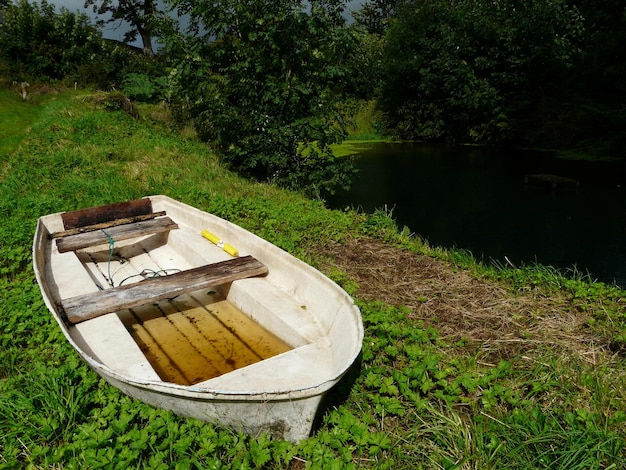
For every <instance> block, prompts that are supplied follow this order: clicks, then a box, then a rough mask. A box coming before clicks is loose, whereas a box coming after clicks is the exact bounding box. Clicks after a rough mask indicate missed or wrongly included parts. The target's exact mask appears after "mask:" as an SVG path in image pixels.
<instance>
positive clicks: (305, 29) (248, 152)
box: [169, 0, 353, 194]
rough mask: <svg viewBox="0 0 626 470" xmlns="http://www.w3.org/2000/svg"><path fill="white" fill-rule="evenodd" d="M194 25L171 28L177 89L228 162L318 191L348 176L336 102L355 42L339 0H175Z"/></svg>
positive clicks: (197, 123) (283, 183)
mask: <svg viewBox="0 0 626 470" xmlns="http://www.w3.org/2000/svg"><path fill="white" fill-rule="evenodd" d="M170 3H172V5H174V6H176V7H177V8H178V11H179V13H181V14H184V15H186V16H187V17H189V18H190V21H191V25H190V28H189V32H190V33H191V35H184V36H180V35H176V36H173V37H171V38H170V49H169V53H170V55H171V57H172V60H173V63H174V67H175V68H174V69H173V70H172V74H171V75H170V78H171V79H172V80H173V83H174V84H175V89H174V90H175V91H174V97H175V99H177V100H178V102H179V103H181V104H182V105H186V106H188V108H187V109H188V112H189V113H190V116H191V118H192V119H193V121H194V123H195V126H196V129H197V130H198V132H199V135H200V137H201V138H202V139H203V140H206V141H210V142H212V143H213V144H214V145H216V147H217V148H219V150H220V152H221V155H222V156H223V160H224V162H225V163H226V164H228V165H229V166H230V167H231V168H234V169H236V170H237V171H239V172H241V173H243V174H246V175H249V176H252V177H255V178H257V179H259V180H269V181H273V182H275V183H277V184H279V185H281V186H285V187H288V188H292V189H298V188H306V189H307V190H308V192H309V193H312V194H316V193H317V192H318V191H319V190H320V189H331V188H333V187H335V186H337V185H345V184H347V183H348V181H349V180H348V178H347V176H348V174H349V162H348V161H347V160H346V159H341V160H338V159H336V158H335V157H334V156H333V154H332V152H331V151H330V147H329V145H330V144H332V143H334V142H337V141H339V140H340V139H342V138H343V136H344V135H343V124H342V119H341V116H340V114H339V113H338V110H337V107H336V104H337V101H338V99H340V98H342V96H343V95H342V93H343V91H344V88H345V87H346V86H347V82H348V81H349V77H347V76H346V74H345V70H344V68H343V67H342V62H343V58H345V57H347V55H348V54H349V52H350V50H351V48H352V42H353V41H352V36H351V35H350V34H349V31H348V30H347V29H346V28H345V27H344V19H343V17H342V16H341V13H342V2H341V1H338V0H319V1H314V2H309V4H308V5H307V4H306V3H305V2H302V1H299V0H296V1H294V0H273V1H270V2H268V1H266V0H254V1H230V0H229V1H218V2H214V1H211V2H207V1H188V0H172V1H171V2H170Z"/></svg>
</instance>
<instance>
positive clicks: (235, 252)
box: [200, 230, 239, 256]
mask: <svg viewBox="0 0 626 470" xmlns="http://www.w3.org/2000/svg"><path fill="white" fill-rule="evenodd" d="M200 233H201V234H202V236H203V237H204V238H206V239H207V240H209V241H210V242H212V243H215V244H216V245H217V246H218V247H219V248H221V249H222V250H224V251H225V252H226V253H228V254H229V255H231V256H239V250H237V248H235V247H234V246H232V245H229V244H228V243H224V242H223V241H222V240H221V239H220V238H219V237H218V236H217V235H214V234H212V233H211V232H209V231H208V230H202V232H200Z"/></svg>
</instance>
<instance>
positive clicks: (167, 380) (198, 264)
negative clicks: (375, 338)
mask: <svg viewBox="0 0 626 470" xmlns="http://www.w3.org/2000/svg"><path fill="white" fill-rule="evenodd" d="M222 240H224V242H226V243H224V242H222ZM233 255H237V256H233ZM33 260H34V269H35V274H36V277H37V281H38V283H39V287H40V288H41V292H42V295H43V298H44V300H45V303H46V305H47V306H48V308H49V310H50V312H51V313H52V314H53V316H54V318H55V319H56V321H57V322H58V324H59V325H60V327H61V329H62V331H63V333H64V335H65V337H66V338H67V340H68V341H69V342H70V343H71V345H72V346H73V347H74V348H75V349H76V351H77V352H78V353H79V354H80V356H81V357H82V358H83V359H84V360H85V361H86V362H87V363H88V364H89V366H90V367H91V368H92V369H93V370H94V371H96V372H97V373H98V374H99V375H100V376H102V377H103V378H104V379H106V380H107V381H108V382H109V383H110V384H111V385H113V386H114V387H117V388H119V389H120V390H121V391H123V392H124V393H126V394H128V395H130V396H132V397H135V398H137V399H139V400H141V401H143V402H145V403H148V404H150V405H153V406H155V407H158V408H165V409H169V410H172V411H173V412H175V413H177V414H180V415H183V416H188V417H193V418H198V419H200V420H203V421H207V422H212V423H215V424H218V425H221V426H224V427H227V428H230V429H234V430H237V431H242V432H245V433H248V434H251V435H253V436H257V435H260V434H261V433H266V434H269V435H271V436H272V437H274V438H280V439H286V440H289V441H292V442H298V441H300V440H302V439H305V438H306V437H308V436H309V434H310V432H311V427H312V424H313V421H314V418H315V415H316V413H317V411H318V408H319V406H320V403H321V400H322V398H323V397H324V395H325V394H326V393H327V392H328V391H329V390H330V389H331V388H332V387H333V386H334V385H335V384H336V383H337V382H338V381H339V380H340V379H341V378H342V376H343V375H344V374H345V373H346V372H347V370H348V369H349V368H350V366H351V365H352V364H353V363H354V362H355V360H356V358H357V357H358V355H359V353H360V350H361V343H362V340H363V324H362V320H361V315H360V312H359V309H358V308H357V307H356V306H355V305H354V303H353V301H352V299H351V298H350V297H349V296H348V294H347V293H346V292H345V291H344V290H343V289H341V288H340V287H339V286H338V285H336V284H335V283H333V282H332V281H331V280H330V279H328V278H327V277H325V276H324V275H322V274H321V273H320V272H319V271H317V270H316V269H314V268H312V267H311V266H309V265H307V264H306V263H303V262H302V261H300V260H298V259H296V258H295V257H293V256H291V255H289V254H288V253H286V252H285V251H283V250H281V249H280V248H278V247H276V246H274V245H272V244H271V243H269V242H267V241H265V240H263V239H261V238H259V237H257V236H256V235H253V234H252V233H250V232H248V231H246V230H244V229H242V228H241V227H238V226H237V225H234V224H232V223H230V222H228V221H225V220H223V219H220V218H219V217H216V216H213V215H211V214H208V213H206V212H202V211H200V210H198V209H195V208H193V207H190V206H188V205H186V204H182V203H180V202H177V201H175V200H173V199H171V198H169V197H166V196H150V197H147V198H144V199H140V200H137V201H128V202H124V203H118V204H112V205H109V206H102V207H95V208H89V209H83V210H79V211H74V212H64V213H58V214H52V215H46V216H43V217H41V218H40V219H39V221H38V224H37V230H36V233H35V238H34V243H33Z"/></svg>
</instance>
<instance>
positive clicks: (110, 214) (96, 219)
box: [61, 198, 152, 230]
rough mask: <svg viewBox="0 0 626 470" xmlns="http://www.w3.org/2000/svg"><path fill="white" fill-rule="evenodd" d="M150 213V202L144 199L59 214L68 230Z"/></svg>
mask: <svg viewBox="0 0 626 470" xmlns="http://www.w3.org/2000/svg"><path fill="white" fill-rule="evenodd" d="M151 212H152V201H151V200H150V199H149V198H144V199H136V200H134V201H125V202H118V203H115V204H107V205H106V206H98V207H88V208H86V209H80V210H77V211H71V212H65V213H63V214H61V219H62V220H63V228H65V229H66V230H68V229H73V228H77V227H84V226H86V225H94V224H99V223H103V222H108V221H110V220H115V219H123V218H126V217H135V216H138V215H145V214H150V213H151Z"/></svg>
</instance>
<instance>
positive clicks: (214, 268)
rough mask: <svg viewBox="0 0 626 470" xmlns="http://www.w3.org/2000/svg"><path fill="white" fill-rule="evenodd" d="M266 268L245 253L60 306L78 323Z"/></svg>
mask: <svg viewBox="0 0 626 470" xmlns="http://www.w3.org/2000/svg"><path fill="white" fill-rule="evenodd" d="M267 272H268V269H267V266H265V265H264V264H263V263H261V262H260V261H259V260H257V259H256V258H254V257H252V256H242V257H240V258H233V259H230V260H227V261H221V262H219V263H213V264H208V265H206V266H201V267H199V268H193V269H189V270H186V271H181V272H179V273H175V274H170V275H169V276H161V277H156V278H151V279H147V280H145V281H141V282H138V283H135V284H129V285H126V286H118V287H112V288H111V289H105V290H102V291H99V292H95V293H92V294H84V295H79V296H76V297H72V298H70V299H66V300H64V301H63V302H62V303H61V308H62V309H63V310H64V312H65V315H66V317H67V320H68V321H69V322H71V323H79V322H81V321H85V320H89V319H91V318H95V317H98V316H100V315H104V314H106V313H110V312H117V311H119V310H122V309H127V308H133V307H138V306H139V305H144V304H147V303H151V302H158V301H159V300H163V299H171V298H174V297H176V296H179V295H181V294H185V293H189V292H193V291H196V290H200V289H206V288H207V287H211V286H218V285H220V284H226V283H228V282H232V281H236V280H237V279H244V278H247V277H253V276H262V275H265V274H267Z"/></svg>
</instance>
